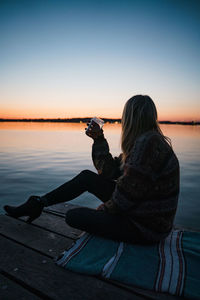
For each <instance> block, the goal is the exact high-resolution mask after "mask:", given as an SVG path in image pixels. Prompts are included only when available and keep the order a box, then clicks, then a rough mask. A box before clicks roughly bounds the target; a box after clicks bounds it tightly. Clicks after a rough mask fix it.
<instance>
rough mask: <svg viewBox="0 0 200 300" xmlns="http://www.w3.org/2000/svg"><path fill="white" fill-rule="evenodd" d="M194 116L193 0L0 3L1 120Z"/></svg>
mask: <svg viewBox="0 0 200 300" xmlns="http://www.w3.org/2000/svg"><path fill="white" fill-rule="evenodd" d="M138 93H141V94H148V95H149V96H151V97H152V99H153V100H154V102H155V104H156V105H157V108H158V115H159V119H160V120H164V119H165V120H166V119H167V120H175V119H176V120H191V119H192V120H200V98H199V94H200V1H191V0H188V1H184V0H182V1H181V0H180V1H177V0H173V1H171V0H168V1H166V0H159V1H158V0H157V1H156V0H154V1H151V0H148V1H145V0H139V1H134V0H133V1H127V0H124V1H116V0H115V1H109V0H107V1H95V0H93V1H61V0H55V1H53V0H52V1H51V0H49V1H37V0H35V1H31V0H26V1H19V0H15V1H10V0H5V1H2V0H1V1H0V117H10V118H12V117H20V118H21V117H30V118H32V117H49V118H51V117H52V118H54V117H61V118H64V117H84V116H94V115H97V116H101V117H121V113H122V109H123V106H124V104H125V102H126V100H128V99H129V98H130V97H131V96H133V95H135V94H138Z"/></svg>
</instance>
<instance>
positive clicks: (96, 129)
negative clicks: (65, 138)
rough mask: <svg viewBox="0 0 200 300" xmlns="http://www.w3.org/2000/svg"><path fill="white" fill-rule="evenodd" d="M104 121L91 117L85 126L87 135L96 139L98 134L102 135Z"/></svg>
mask: <svg viewBox="0 0 200 300" xmlns="http://www.w3.org/2000/svg"><path fill="white" fill-rule="evenodd" d="M103 124H104V121H103V120H101V119H98V118H96V117H95V118H92V119H91V121H90V123H87V125H88V127H87V128H85V133H86V135H88V136H89V137H91V138H93V139H96V138H97V137H98V136H101V135H103V129H102V127H103Z"/></svg>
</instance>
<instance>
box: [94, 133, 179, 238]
mask: <svg viewBox="0 0 200 300" xmlns="http://www.w3.org/2000/svg"><path fill="white" fill-rule="evenodd" d="M121 158H122V154H120V156H119V157H114V158H113V157H112V155H111V154H110V152H109V146H108V143H107V141H106V139H105V138H104V135H102V136H100V137H98V138H97V139H95V140H94V143H93V146H92V159H93V163H94V166H95V167H96V169H97V171H98V173H99V174H101V175H102V176H104V177H105V178H107V179H111V180H116V187H115V190H114V192H113V194H112V197H111V199H110V200H109V201H107V202H106V203H105V207H106V210H107V211H108V212H110V213H114V214H121V215H124V216H126V220H128V222H129V223H130V224H131V225H132V226H134V227H137V229H138V231H139V232H140V234H141V237H142V238H144V239H145V240H148V241H159V240H160V239H163V238H165V237H166V236H167V235H168V234H169V232H170V231H171V229H172V226H173V221H174V217H175V213H176V209H177V204H178V195H179V162H178V159H177V157H176V155H175V153H174V152H173V150H172V148H171V147H170V146H169V145H168V143H167V142H166V141H165V140H164V139H163V137H162V136H161V135H160V134H159V133H157V132H155V131H148V132H146V133H144V134H142V135H141V136H140V137H139V138H137V140H136V142H135V144H134V146H133V148H132V151H131V153H130V155H129V157H127V159H126V161H125V164H124V166H123V168H122V167H121Z"/></svg>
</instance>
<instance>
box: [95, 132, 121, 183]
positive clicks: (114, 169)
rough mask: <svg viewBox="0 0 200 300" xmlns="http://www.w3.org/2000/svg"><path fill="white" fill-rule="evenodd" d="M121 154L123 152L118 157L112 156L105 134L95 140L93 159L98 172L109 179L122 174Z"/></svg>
mask: <svg viewBox="0 0 200 300" xmlns="http://www.w3.org/2000/svg"><path fill="white" fill-rule="evenodd" d="M121 156H122V154H120V155H119V156H118V157H114V158H113V157H112V155H111V153H110V151H109V145H108V142H107V140H106V139H105V137H104V135H102V136H99V137H98V138H97V139H95V140H94V143H93V145H92V160H93V163H94V166H95V168H96V169H97V171H98V174H101V175H102V176H104V177H105V178H107V179H117V178H118V177H119V176H120V175H121V174H122V171H121V169H120V164H121Z"/></svg>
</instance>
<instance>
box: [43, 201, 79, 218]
mask: <svg viewBox="0 0 200 300" xmlns="http://www.w3.org/2000/svg"><path fill="white" fill-rule="evenodd" d="M76 207H81V205H74V204H69V203H66V202H62V203H58V204H54V205H51V206H48V207H44V211H46V212H53V213H57V214H60V215H63V216H64V215H65V214H66V212H67V211H68V210H70V209H73V208H76Z"/></svg>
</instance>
